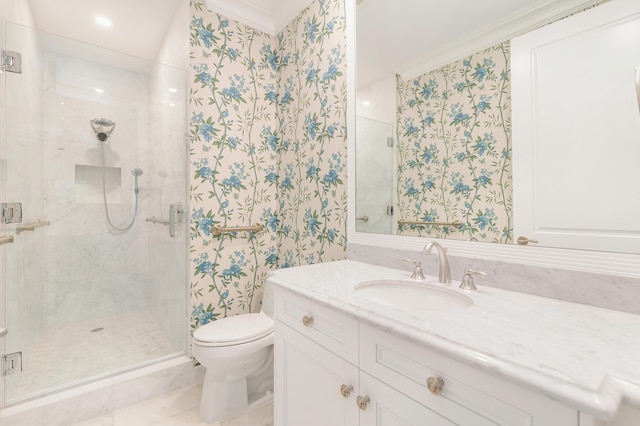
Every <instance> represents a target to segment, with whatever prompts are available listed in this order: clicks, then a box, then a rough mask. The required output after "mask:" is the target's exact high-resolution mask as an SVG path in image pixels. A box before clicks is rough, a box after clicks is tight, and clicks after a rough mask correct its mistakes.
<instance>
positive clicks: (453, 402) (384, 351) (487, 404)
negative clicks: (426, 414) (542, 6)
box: [360, 324, 578, 426]
mask: <svg viewBox="0 0 640 426" xmlns="http://www.w3.org/2000/svg"><path fill="white" fill-rule="evenodd" d="M360 345H361V346H360V369H361V370H362V371H365V372H367V373H369V374H370V375H372V376H374V377H377V378H378V379H379V380H381V381H383V382H385V383H387V384H388V385H390V386H391V387H393V388H395V389H397V390H398V391H400V392H402V393H404V394H405V395H407V396H409V397H411V398H413V399H414V400H416V401H418V402H419V403H421V404H423V405H425V406H427V407H429V408H430V409H432V410H433V411H435V412H437V413H439V414H440V415H442V416H443V417H445V418H447V419H449V420H451V421H453V422H454V423H455V424H458V425H461V426H466V425H468V426H476V425H485V424H497V425H509V426H511V425H514V426H516V425H517V426H521V425H522V426H525V425H527V426H548V425H563V426H572V425H574V426H575V425H578V412H577V411H576V410H573V409H571V408H569V407H566V406H564V405H562V404H560V403H558V402H556V401H553V400H551V399H549V398H546V397H545V396H543V395H541V394H538V393H534V392H531V391H528V390H525V389H522V388H520V387H518V386H515V385H513V384H511V383H508V382H506V381H503V380H501V379H497V378H495V377H492V376H489V375H487V374H485V373H483V372H481V371H478V370H475V369H473V368H471V367H468V366H466V365H464V364H461V363H459V362H456V361H452V360H450V359H448V358H447V357H445V356H443V355H440V354H438V353H435V352H432V351H429V350H428V349H425V348H424V347H421V346H419V345H416V344H413V343H410V342H407V341H406V340H403V339H400V338H398V337H395V336H391V335H389V334H387V333H385V332H382V331H380V330H378V329H375V328H373V327H370V326H367V325H364V324H360ZM429 378H433V379H434V380H432V382H434V383H437V380H438V379H442V383H443V386H442V391H441V393H440V394H439V395H438V394H436V393H433V392H431V391H430V390H429V387H428V386H427V381H428V380H429ZM474 418H475V420H474Z"/></svg>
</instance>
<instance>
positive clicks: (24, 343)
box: [0, 23, 188, 404]
mask: <svg viewBox="0 0 640 426" xmlns="http://www.w3.org/2000/svg"><path fill="white" fill-rule="evenodd" d="M5 29H6V34H5V39H4V47H5V49H6V50H8V51H13V52H18V53H20V54H21V57H22V69H21V72H20V73H14V72H5V73H3V74H1V76H2V77H1V78H2V85H3V88H4V119H3V121H4V126H3V127H4V138H3V143H2V147H1V151H0V152H1V154H2V156H1V158H0V161H1V165H2V173H1V174H2V188H1V190H0V195H1V197H2V199H1V200H0V202H2V203H20V205H21V207H22V217H21V218H16V220H15V223H3V224H2V225H1V227H2V228H1V231H2V232H1V233H0V235H10V236H13V237H14V242H13V243H12V244H5V245H3V246H2V248H1V249H0V250H2V251H3V271H2V272H3V274H2V285H3V291H4V306H3V308H4V309H3V313H4V326H5V327H6V328H7V330H8V333H7V335H6V337H4V339H3V343H2V344H3V347H2V350H3V355H5V356H7V355H8V356H9V357H10V358H9V359H11V360H15V363H14V365H15V366H16V368H15V371H13V372H12V374H8V375H5V376H4V377H3V379H4V386H3V387H4V402H5V403H8V404H11V403H13V402H17V401H20V400H24V399H26V398H30V397H33V396H35V395H39V394H43V393H48V392H51V391H54V390H57V389H62V388H66V387H69V386H72V385H76V384H79V383H84V382H86V381H87V380H95V379H98V378H101V377H105V376H109V375H112V374H114V373H117V372H121V371H125V370H130V369H132V368H136V367H139V366H143V365H147V364H149V363H153V362H157V361H158V360H162V359H166V358H169V357H173V356H176V355H181V354H184V353H185V351H186V338H187V325H186V317H187V315H186V295H187V288H186V261H187V232H188V227H187V225H186V223H185V222H184V220H182V217H183V216H184V214H183V210H184V206H185V205H186V202H187V183H186V179H187V175H186V165H187V163H186V141H185V133H186V93H185V92H186V73H185V71H184V70H179V69H175V68H171V67H168V66H165V65H162V64H159V63H154V62H151V61H146V60H142V59H139V58H134V57H131V56H127V55H124V54H121V53H118V52H113V51H108V50H106V49H102V48H99V47H95V46H89V45H86V44H83V43H81V42H79V41H75V40H69V39H65V38H61V37H57V36H53V35H51V34H47V33H44V32H41V31H37V30H34V29H32V28H28V27H23V26H20V25H17V24H12V23H7V24H6V27H5ZM91 120H98V121H97V122H98V123H102V124H106V123H107V122H109V123H112V124H113V128H112V129H110V132H109V134H108V135H107V137H106V138H104V139H105V140H104V141H101V138H102V136H100V134H99V133H100V132H101V131H104V132H107V130H104V129H97V130H96V124H95V123H96V121H94V123H93V124H94V125H93V126H92V123H91ZM100 120H104V121H100ZM11 205H15V204H11ZM170 211H171V214H170ZM107 214H108V215H109V217H110V220H111V222H112V225H110V224H109V223H108V221H107ZM170 218H171V219H172V220H173V223H172V224H171V226H169V221H170ZM130 222H132V223H133V224H132V226H131V227H130V228H129V229H127V230H122V229H124V228H126V225H128V223H130ZM116 228H120V230H118V229H116ZM170 228H171V233H170ZM20 362H21V366H20Z"/></svg>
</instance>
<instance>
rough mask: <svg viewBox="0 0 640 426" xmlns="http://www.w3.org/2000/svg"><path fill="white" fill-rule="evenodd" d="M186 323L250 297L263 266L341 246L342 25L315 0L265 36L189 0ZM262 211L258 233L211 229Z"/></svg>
mask: <svg viewBox="0 0 640 426" xmlns="http://www.w3.org/2000/svg"><path fill="white" fill-rule="evenodd" d="M191 14H192V19H191V67H190V68H191V76H190V81H191V97H190V101H191V105H190V108H191V123H190V132H191V154H190V163H191V191H190V192H191V200H190V208H191V211H190V226H191V261H192V264H191V270H192V278H191V284H190V294H191V296H190V306H191V309H192V313H191V328H192V329H195V328H196V327H198V326H199V325H202V324H206V323H207V322H209V321H212V320H214V319H216V318H221V317H225V316H227V315H233V314H238V313H243V312H254V311H257V310H258V309H259V306H260V301H261V294H262V290H261V287H262V285H263V283H264V281H265V278H266V275H267V273H268V272H269V271H271V270H273V269H276V268H281V267H290V266H295V265H300V264H306V263H314V262H321V261H329V260H334V259H341V258H344V257H345V250H346V198H347V197H346V169H345V168H346V135H345V122H346V119H345V103H346V77H345V74H346V72H345V66H346V64H345V61H344V52H345V49H346V48H345V32H344V21H345V19H344V10H343V4H342V2H341V1H336V0H331V1H327V0H319V1H316V2H314V3H313V4H312V5H311V6H309V8H307V9H306V10H305V11H303V12H302V13H301V14H300V15H299V16H298V17H297V18H296V19H295V20H294V21H293V22H292V23H291V24H289V26H287V27H286V28H285V30H284V31H283V32H281V33H280V34H278V35H277V36H275V37H274V36H271V35H268V34H265V33H263V32H260V31H258V30H255V29H253V28H251V27H248V26H246V25H243V24H240V23H238V22H235V21H233V20H230V19H227V18H225V17H223V16H220V15H218V14H216V13H212V12H210V11H208V10H207V7H206V4H205V3H204V2H201V1H198V0H194V1H192V2H191ZM254 223H260V224H262V225H263V226H265V230H264V231H263V232H262V233H259V234H256V235H253V234H249V233H237V234H236V233H228V234H223V235H221V236H214V235H213V234H212V227H213V226H214V225H217V224H220V225H222V226H238V225H242V226H244V225H249V224H254Z"/></svg>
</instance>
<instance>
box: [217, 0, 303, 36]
mask: <svg viewBox="0 0 640 426" xmlns="http://www.w3.org/2000/svg"><path fill="white" fill-rule="evenodd" d="M312 1H313V0H273V1H259V0H207V7H208V8H209V10H210V11H212V12H215V13H219V14H220V15H223V16H225V17H227V18H231V19H233V20H235V21H238V22H241V23H243V24H245V25H248V26H250V27H252V28H255V29H257V30H260V31H263V32H265V33H267V34H270V35H277V34H278V33H280V32H281V31H282V30H284V28H285V27H286V26H287V25H289V23H290V22H291V21H292V20H294V19H295V18H296V17H297V16H298V15H299V14H300V12H302V11H303V10H304V9H305V8H306V7H307V6H309V4H311V2H312Z"/></svg>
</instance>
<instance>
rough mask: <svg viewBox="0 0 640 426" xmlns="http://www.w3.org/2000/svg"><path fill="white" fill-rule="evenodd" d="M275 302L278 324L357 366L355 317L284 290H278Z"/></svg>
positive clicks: (356, 325) (356, 322) (356, 327)
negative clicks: (291, 329)
mask: <svg viewBox="0 0 640 426" xmlns="http://www.w3.org/2000/svg"><path fill="white" fill-rule="evenodd" d="M275 300H276V305H275V315H276V319H277V320H278V321H281V322H282V323H284V324H286V325H288V326H289V327H291V328H293V329H294V330H296V331H298V332H300V333H302V334H303V335H305V336H307V337H308V338H310V339H311V340H313V341H315V342H316V343H318V344H320V345H321V346H324V347H325V348H327V349H329V350H330V351H331V352H333V353H334V354H336V355H338V356H340V357H341V358H343V359H345V360H347V361H349V362H350V363H352V364H354V365H356V364H357V362H358V321H357V320H356V319H355V318H353V317H349V316H347V315H343V314H341V313H339V312H336V311H334V310H332V309H328V308H326V307H324V306H320V305H318V304H316V303H314V302H312V301H310V300H308V299H305V298H303V297H300V296H297V295H295V294H293V293H291V292H289V291H287V290H285V289H283V288H281V287H277V288H276V298H275Z"/></svg>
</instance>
